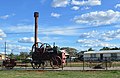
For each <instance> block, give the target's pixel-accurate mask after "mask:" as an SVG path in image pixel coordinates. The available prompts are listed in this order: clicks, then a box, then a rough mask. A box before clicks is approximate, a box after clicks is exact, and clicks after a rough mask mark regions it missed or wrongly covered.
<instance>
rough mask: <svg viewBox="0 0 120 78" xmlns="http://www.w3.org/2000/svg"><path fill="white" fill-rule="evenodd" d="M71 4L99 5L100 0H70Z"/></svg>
mask: <svg viewBox="0 0 120 78" xmlns="http://www.w3.org/2000/svg"><path fill="white" fill-rule="evenodd" d="M71 4H72V5H78V6H96V5H101V0H88V1H84V0H83V1H78V0H72V2H71Z"/></svg>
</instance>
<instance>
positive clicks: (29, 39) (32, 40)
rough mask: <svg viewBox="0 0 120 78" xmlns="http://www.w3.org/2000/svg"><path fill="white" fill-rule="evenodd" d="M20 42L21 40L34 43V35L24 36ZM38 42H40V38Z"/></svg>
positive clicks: (20, 40) (21, 41)
mask: <svg viewBox="0 0 120 78" xmlns="http://www.w3.org/2000/svg"><path fill="white" fill-rule="evenodd" d="M18 42H20V43H34V37H30V38H27V37H24V38H21V39H19V40H18ZM38 42H40V40H39V38H38Z"/></svg>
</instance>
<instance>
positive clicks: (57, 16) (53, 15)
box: [51, 13, 61, 18]
mask: <svg viewBox="0 0 120 78" xmlns="http://www.w3.org/2000/svg"><path fill="white" fill-rule="evenodd" d="M51 16H52V17H55V18H59V17H60V16H61V15H60V14H58V13H51Z"/></svg>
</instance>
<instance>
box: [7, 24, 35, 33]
mask: <svg viewBox="0 0 120 78" xmlns="http://www.w3.org/2000/svg"><path fill="white" fill-rule="evenodd" d="M6 30H7V31H8V32H16V33H17V32H33V30H34V25H24V24H18V25H16V26H9V27H8V28H6Z"/></svg>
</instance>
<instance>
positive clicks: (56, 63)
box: [50, 56, 62, 69]
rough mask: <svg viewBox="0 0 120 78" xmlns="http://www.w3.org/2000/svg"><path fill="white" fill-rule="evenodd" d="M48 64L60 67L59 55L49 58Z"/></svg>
mask: <svg viewBox="0 0 120 78" xmlns="http://www.w3.org/2000/svg"><path fill="white" fill-rule="evenodd" d="M50 65H51V67H52V68H53V69H56V68H60V66H62V60H61V58H60V57H59V56H55V57H53V58H52V59H51V60H50Z"/></svg>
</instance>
